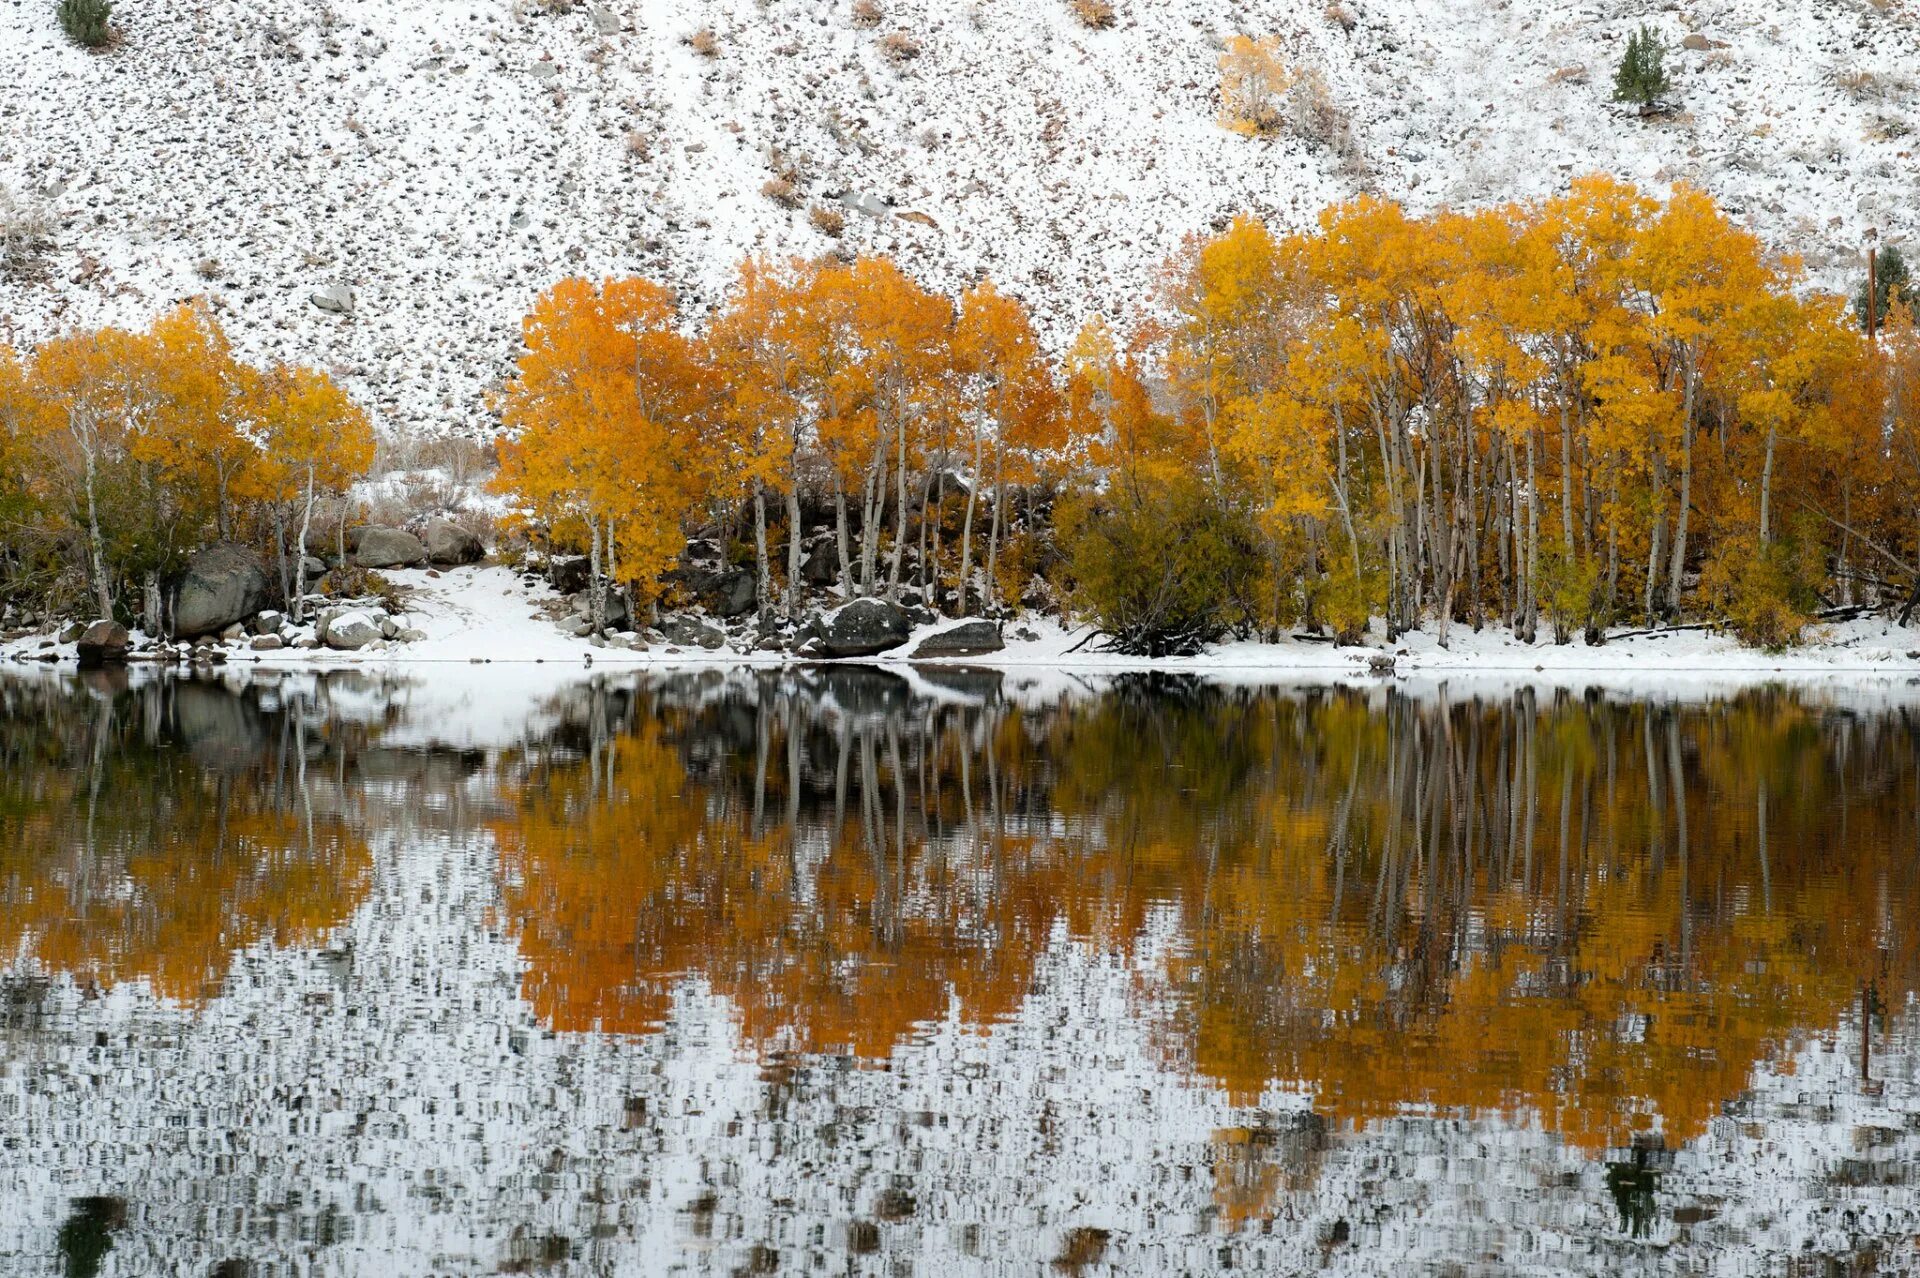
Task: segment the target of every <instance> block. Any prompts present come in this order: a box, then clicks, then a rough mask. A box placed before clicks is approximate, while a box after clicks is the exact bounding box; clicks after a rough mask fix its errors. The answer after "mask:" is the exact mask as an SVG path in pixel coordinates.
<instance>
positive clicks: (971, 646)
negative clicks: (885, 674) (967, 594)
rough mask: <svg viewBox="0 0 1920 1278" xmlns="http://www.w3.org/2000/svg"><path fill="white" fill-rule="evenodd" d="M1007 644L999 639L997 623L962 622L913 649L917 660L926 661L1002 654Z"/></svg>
mask: <svg viewBox="0 0 1920 1278" xmlns="http://www.w3.org/2000/svg"><path fill="white" fill-rule="evenodd" d="M1006 646H1007V645H1006V643H1005V642H1004V641H1003V640H1002V639H1001V638H1000V627H999V625H998V623H996V622H992V621H984V620H974V621H962V622H959V623H957V624H955V625H951V626H948V627H946V628H945V629H943V630H936V631H934V632H933V633H932V634H930V635H928V636H926V637H925V638H923V639H922V640H921V641H920V642H919V643H917V644H915V645H914V648H913V652H912V654H911V656H912V658H913V659H914V660H919V659H921V658H924V657H977V656H981V655H984V654H986V653H989V652H999V651H1000V650H1001V649H1003V648H1005V647H1006Z"/></svg>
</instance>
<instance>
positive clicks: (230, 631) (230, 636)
mask: <svg viewBox="0 0 1920 1278" xmlns="http://www.w3.org/2000/svg"><path fill="white" fill-rule="evenodd" d="M246 637H247V628H246V627H245V626H243V625H241V624H240V623H239V622H237V621H236V622H234V623H233V624H232V625H231V626H228V627H227V628H226V629H224V630H222V631H221V632H220V638H221V641H222V642H224V643H239V642H240V641H241V640H242V639H245V638H246Z"/></svg>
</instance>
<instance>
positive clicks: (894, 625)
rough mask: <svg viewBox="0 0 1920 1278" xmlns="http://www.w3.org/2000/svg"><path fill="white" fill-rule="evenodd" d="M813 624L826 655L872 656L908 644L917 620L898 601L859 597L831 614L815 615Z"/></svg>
mask: <svg viewBox="0 0 1920 1278" xmlns="http://www.w3.org/2000/svg"><path fill="white" fill-rule="evenodd" d="M810 626H811V630H812V633H813V637H814V638H815V639H816V640H817V641H818V648H819V651H820V652H821V653H822V654H823V655H825V656H829V657H871V656H873V655H874V654H875V653H880V652H888V651H891V650H892V649H894V648H898V647H899V646H900V645H901V644H903V643H905V642H906V641H907V632H908V631H910V630H911V629H912V628H913V623H912V620H911V618H910V617H909V615H908V613H907V610H906V609H905V608H902V607H901V606H900V605H898V604H891V603H888V602H887V601H886V600H884V599H856V600H854V601H853V602H852V603H850V604H848V605H846V606H845V607H844V608H841V609H840V610H839V611H837V612H835V613H834V614H833V615H832V616H830V617H826V618H815V619H814V620H813V621H812V622H811V623H810Z"/></svg>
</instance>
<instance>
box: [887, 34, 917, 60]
mask: <svg viewBox="0 0 1920 1278" xmlns="http://www.w3.org/2000/svg"><path fill="white" fill-rule="evenodd" d="M879 49H880V56H881V57H883V58H885V59H886V60H887V61H889V62H891V63H893V64H894V65H895V66H899V65H900V64H901V63H904V62H911V61H913V60H914V59H915V58H917V57H919V56H920V42H919V41H918V40H916V39H914V38H913V36H912V35H911V34H909V33H908V32H905V31H895V32H892V33H890V34H888V35H883V36H881V37H880V42H879Z"/></svg>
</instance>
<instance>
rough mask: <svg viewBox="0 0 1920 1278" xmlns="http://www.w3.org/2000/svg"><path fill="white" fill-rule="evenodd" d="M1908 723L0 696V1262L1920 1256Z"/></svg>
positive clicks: (671, 695)
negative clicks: (1, 965)
mask: <svg viewBox="0 0 1920 1278" xmlns="http://www.w3.org/2000/svg"><path fill="white" fill-rule="evenodd" d="M1917 743H1920V689H1913V688H1909V687H1907V686H1905V685H1896V684H1884V685H1883V684H1876V685H1874V686H1873V687H1871V688H1862V687H1860V686H1858V685H1857V683H1856V684H1854V685H1846V684H1812V685H1800V686H1797V687H1780V686H1767V687H1738V686H1732V687H1726V688H1717V689H1716V688H1713V687H1709V686H1706V685H1705V684H1704V683H1700V682H1696V684H1695V685H1694V686H1681V687H1667V688H1660V689H1653V690H1641V691H1640V692H1638V693H1632V694H1630V693H1625V692H1620V691H1604V690H1599V689H1589V688H1578V687H1551V686H1528V685H1524V684H1517V685H1516V684H1507V683H1495V682H1488V681H1481V682H1475V681H1472V680H1465V681H1455V682H1453V683H1452V684H1451V685H1448V684H1440V683H1424V684H1414V683H1391V682H1372V683H1354V684H1351V685H1346V686H1341V685H1332V684H1323V685H1318V686H1315V685H1269V684H1258V683H1240V682H1207V681H1203V680H1197V679H1190V678H1183V677H1170V676H1146V675H1142V676H1122V677H1101V678H1093V677H1088V678H1084V679H1082V678H1076V677H1073V676H1072V675H1070V674H1067V673H1064V672H1053V673H1048V674H1045V675H1029V676H1015V675H1006V676H1003V675H1000V674H996V673H992V672H986V671H964V670H922V671H921V672H920V673H918V674H911V673H900V672H897V671H885V670H880V669H863V668H809V667H791V668H762V669H756V670H720V669H707V670H703V671H697V672H681V673H621V674H617V675H610V676H608V675H602V676H595V677H587V676H585V675H582V674H581V673H580V672H579V671H578V670H577V669H576V670H570V671H567V672H562V671H560V670H558V669H555V668H552V667H507V666H490V667H489V666H460V667H448V668H446V669H444V670H437V671H430V672H419V671H417V670H416V672H414V673H408V674H391V675H387V674H379V673H372V672H354V671H339V672H332V673H327V674H284V675H274V674H267V673H262V672H246V671H241V670H237V669H233V670H228V671H225V672H221V673H219V674H216V675H211V676H203V677H199V678H193V677H162V676H160V675H157V674H147V673H145V672H140V671H136V672H135V673H134V674H133V675H132V676H128V675H126V674H124V673H122V674H118V675H92V676H84V677H83V676H74V675H60V674H53V673H35V674H30V675H22V676H18V677H16V676H7V677H4V678H0V962H3V963H4V966H3V967H0V1203H4V1204H5V1208H4V1210H0V1274H3V1275H12V1274H58V1273H65V1274H68V1275H83V1276H84V1275H93V1274H99V1275H110V1274H143V1275H144V1274H154V1275H159V1274H168V1275H172V1274H209V1275H218V1276H219V1278H239V1276H241V1275H249V1274H257V1275H266V1274H302V1275H305V1274H328V1275H332V1274H341V1275H345V1274H354V1275H360V1274H366V1275H385V1274H398V1275H413V1274H470V1273H538V1274H554V1275H561V1274H575V1273H578V1274H595V1275H600V1274H629V1273H632V1274H655V1273H658V1274H669V1273H688V1274H760V1273H783V1274H784V1273H831V1274H885V1275H904V1274H909V1273H922V1274H935V1275H943V1276H944V1275H951V1274H1043V1273H1052V1274H1088V1275H1093V1274H1108V1273H1125V1274H1177V1273H1185V1274H1215V1273H1228V1272H1243V1271H1244V1272H1255V1273H1295V1272H1300V1273H1304V1272H1315V1273H1335V1274H1393V1275H1412V1274H1429V1273H1431V1274H1479V1273H1488V1274H1491V1273H1538V1274H1560V1273H1594V1274H1602V1273H1604V1274H1620V1273H1642V1272H1645V1273H1695V1272H1699V1273H1706V1272H1712V1273H1734V1274H1739V1273H1752V1274H1763V1273H1765V1274H1774V1273H1782V1274H1784V1273H1793V1274H1829V1273H1832V1274H1856V1273H1869V1272H1874V1273H1897V1272H1909V1271H1911V1270H1913V1269H1914V1268H1915V1267H1916V1266H1920V1246H1917V1245H1916V1241H1915V1240H1916V1238H1917V1237H1920V1186H1916V1183H1915V1179H1916V1174H1915V1172H1914V1171H1913V1169H1914V1168H1915V1167H1916V1165H1917V1163H1916V1160H1920V1033H1917V1032H1916V1025H1917V1024H1920V1018H1916V1015H1915V1005H1914V997H1915V994H1914V992H1915V989H1916V983H1917V982H1920V913H1917V912H1916V907H1917V906H1920V746H1917Z"/></svg>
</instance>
